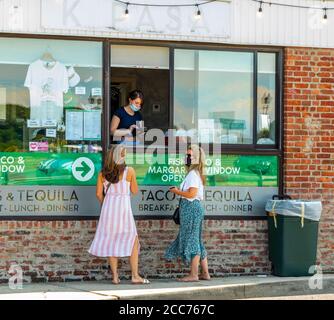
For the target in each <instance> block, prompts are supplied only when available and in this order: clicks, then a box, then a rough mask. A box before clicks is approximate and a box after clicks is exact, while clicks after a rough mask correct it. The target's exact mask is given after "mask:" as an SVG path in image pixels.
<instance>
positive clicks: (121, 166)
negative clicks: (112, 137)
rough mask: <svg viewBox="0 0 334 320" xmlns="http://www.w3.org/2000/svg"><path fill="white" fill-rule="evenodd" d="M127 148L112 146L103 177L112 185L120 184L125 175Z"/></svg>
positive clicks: (105, 162)
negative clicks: (122, 176) (120, 179)
mask: <svg viewBox="0 0 334 320" xmlns="http://www.w3.org/2000/svg"><path fill="white" fill-rule="evenodd" d="M124 158H125V148H124V147H123V146H121V145H117V146H112V147H111V149H110V150H109V151H108V153H107V156H106V159H105V161H104V165H103V169H102V176H103V178H105V179H106V180H107V181H109V182H110V183H118V182H119V178H120V176H121V175H122V174H123V172H124V170H125V168H126V164H125V159H124Z"/></svg>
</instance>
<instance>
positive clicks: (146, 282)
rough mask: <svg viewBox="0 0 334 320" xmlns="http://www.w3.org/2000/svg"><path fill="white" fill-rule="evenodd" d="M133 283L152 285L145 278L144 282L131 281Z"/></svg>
mask: <svg viewBox="0 0 334 320" xmlns="http://www.w3.org/2000/svg"><path fill="white" fill-rule="evenodd" d="M131 283H132V284H150V283H151V282H150V281H148V280H147V279H145V278H144V279H143V281H135V282H133V281H131Z"/></svg>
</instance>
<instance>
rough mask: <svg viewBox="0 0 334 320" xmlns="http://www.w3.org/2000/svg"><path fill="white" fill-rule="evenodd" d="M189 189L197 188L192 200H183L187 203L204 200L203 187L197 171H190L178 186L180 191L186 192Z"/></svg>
mask: <svg viewBox="0 0 334 320" xmlns="http://www.w3.org/2000/svg"><path fill="white" fill-rule="evenodd" d="M190 188H197V195H196V196H195V197H194V198H185V197H182V198H185V199H187V200H189V201H194V200H200V201H201V200H203V199H204V186H203V182H202V179H201V176H200V174H199V172H198V170H191V171H189V173H188V174H187V176H186V177H185V179H184V180H183V182H182V183H181V186H180V190H182V191H187V190H189V189H190Z"/></svg>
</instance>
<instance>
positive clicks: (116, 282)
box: [111, 279, 121, 285]
mask: <svg viewBox="0 0 334 320" xmlns="http://www.w3.org/2000/svg"><path fill="white" fill-rule="evenodd" d="M111 283H112V284H114V285H117V284H120V283H121V280H119V279H118V281H114V280H111Z"/></svg>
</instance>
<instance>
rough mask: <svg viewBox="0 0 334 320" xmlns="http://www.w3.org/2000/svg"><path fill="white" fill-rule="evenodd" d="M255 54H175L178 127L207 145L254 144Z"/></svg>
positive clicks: (195, 51) (175, 120) (190, 52)
mask: <svg viewBox="0 0 334 320" xmlns="http://www.w3.org/2000/svg"><path fill="white" fill-rule="evenodd" d="M253 57H254V54H253V53H250V52H231V51H209V50H182V49H180V50H179V49H177V50H175V69H174V126H175V129H176V130H177V131H176V134H177V135H178V136H190V137H192V138H193V139H195V140H196V139H197V140H198V142H201V143H219V144H252V143H253V86H254V83H253V69H254V63H253Z"/></svg>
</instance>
